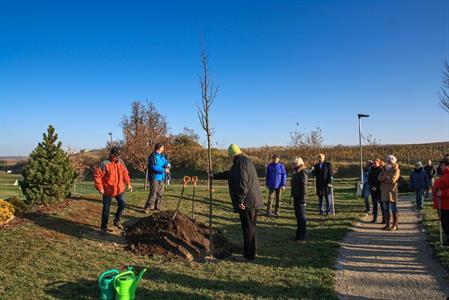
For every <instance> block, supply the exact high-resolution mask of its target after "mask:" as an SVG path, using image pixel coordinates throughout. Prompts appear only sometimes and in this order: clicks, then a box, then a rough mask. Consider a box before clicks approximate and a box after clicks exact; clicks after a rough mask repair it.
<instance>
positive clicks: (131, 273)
mask: <svg viewBox="0 0 449 300" xmlns="http://www.w3.org/2000/svg"><path fill="white" fill-rule="evenodd" d="M126 275H133V276H134V272H133V271H126V272H123V273H120V274H118V275H117V276H115V279H114V289H115V290H116V291H117V292H118V290H117V281H118V279H119V278H122V277H123V276H126Z"/></svg>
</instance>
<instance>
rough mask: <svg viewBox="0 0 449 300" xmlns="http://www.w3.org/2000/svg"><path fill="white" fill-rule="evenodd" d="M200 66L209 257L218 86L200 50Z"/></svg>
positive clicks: (200, 111) (200, 119)
mask: <svg viewBox="0 0 449 300" xmlns="http://www.w3.org/2000/svg"><path fill="white" fill-rule="evenodd" d="M201 64H202V67H203V70H202V75H201V77H200V86H201V105H200V106H198V107H197V109H198V118H199V121H200V124H201V127H202V128H203V130H204V131H205V132H206V137H207V173H208V178H209V250H210V253H209V256H210V257H212V255H213V244H212V197H213V195H212V192H213V191H212V179H211V176H212V174H213V173H212V147H211V145H212V129H211V127H210V108H211V106H212V104H213V103H214V101H215V97H216V96H217V94H218V86H215V84H214V82H211V81H210V78H209V66H208V58H207V54H206V49H205V48H204V45H203V48H202V49H201Z"/></svg>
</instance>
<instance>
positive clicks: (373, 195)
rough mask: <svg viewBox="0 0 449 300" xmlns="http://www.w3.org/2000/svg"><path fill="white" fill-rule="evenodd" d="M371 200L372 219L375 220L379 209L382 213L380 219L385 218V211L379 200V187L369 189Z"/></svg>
mask: <svg viewBox="0 0 449 300" xmlns="http://www.w3.org/2000/svg"><path fill="white" fill-rule="evenodd" d="M371 201H372V202H373V220H377V215H378V211H379V206H380V211H381V213H382V220H385V212H384V208H383V207H384V205H383V203H382V200H381V192H380V189H377V190H375V191H373V190H371Z"/></svg>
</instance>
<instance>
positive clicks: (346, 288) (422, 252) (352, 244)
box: [335, 197, 449, 299]
mask: <svg viewBox="0 0 449 300" xmlns="http://www.w3.org/2000/svg"><path fill="white" fill-rule="evenodd" d="M412 201H413V199H412V198H411V197H403V198H402V200H400V201H399V203H398V208H399V214H400V215H399V231H393V232H390V231H383V230H381V228H382V227H383V225H382V224H380V223H375V224H371V223H370V222H369V221H371V218H372V217H371V215H369V216H366V217H365V218H364V219H363V220H362V221H361V222H359V223H357V224H356V225H355V227H354V230H353V231H352V232H350V233H349V234H348V235H347V236H346V237H345V239H344V240H343V241H342V242H341V247H342V248H341V250H340V257H339V260H338V263H337V273H336V282H335V289H336V291H337V294H338V296H339V298H340V299H446V298H447V297H448V296H449V280H448V274H447V273H446V272H445V271H444V270H443V268H442V267H441V266H440V265H439V264H438V262H436V261H435V260H434V259H433V257H432V252H431V249H430V248H429V246H428V244H427V241H426V233H425V232H424V231H423V229H422V225H421V224H420V222H419V216H418V213H417V212H416V211H414V210H413V209H412V208H413V206H414V205H413V203H412Z"/></svg>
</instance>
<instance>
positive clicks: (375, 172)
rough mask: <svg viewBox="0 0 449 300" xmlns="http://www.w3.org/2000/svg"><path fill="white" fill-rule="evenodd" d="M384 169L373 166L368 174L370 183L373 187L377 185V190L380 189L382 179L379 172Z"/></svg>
mask: <svg viewBox="0 0 449 300" xmlns="http://www.w3.org/2000/svg"><path fill="white" fill-rule="evenodd" d="M381 171H382V167H377V168H374V167H371V170H370V171H369V174H368V185H369V186H370V187H371V188H373V187H375V188H376V190H377V191H379V190H380V184H381V182H380V180H379V174H380V172H381Z"/></svg>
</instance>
